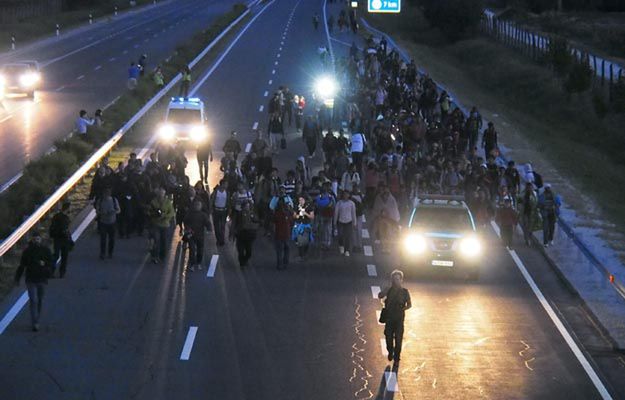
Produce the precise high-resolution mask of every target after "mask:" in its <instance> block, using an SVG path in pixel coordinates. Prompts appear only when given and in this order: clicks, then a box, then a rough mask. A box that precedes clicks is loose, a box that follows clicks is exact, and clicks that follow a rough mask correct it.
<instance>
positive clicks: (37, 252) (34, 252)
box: [15, 232, 53, 332]
mask: <svg viewBox="0 0 625 400" xmlns="http://www.w3.org/2000/svg"><path fill="white" fill-rule="evenodd" d="M52 262H53V261H52V252H50V249H48V248H47V247H46V246H44V245H42V239H41V236H40V235H39V233H38V232H35V233H33V236H32V237H31V239H30V241H29V242H28V246H27V247H26V249H24V252H23V253H22V257H21V259H20V265H19V267H18V268H17V271H15V285H16V286H17V285H19V283H20V279H21V278H22V275H23V274H24V275H25V281H26V287H27V288H28V301H29V306H30V320H31V323H32V329H33V331H34V332H37V331H38V330H39V318H40V317H41V308H42V306H43V298H44V296H45V288H46V285H47V283H48V278H49V277H50V273H51V272H52Z"/></svg>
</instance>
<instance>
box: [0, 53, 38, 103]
mask: <svg viewBox="0 0 625 400" xmlns="http://www.w3.org/2000/svg"><path fill="white" fill-rule="evenodd" d="M40 84H41V72H40V71H39V63H37V61H20V62H16V63H10V64H4V65H2V66H1V67H0V95H3V94H4V93H18V94H26V96H27V97H31V98H32V97H34V96H35V90H37V89H39V87H40Z"/></svg>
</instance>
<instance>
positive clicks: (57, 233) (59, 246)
mask: <svg viewBox="0 0 625 400" xmlns="http://www.w3.org/2000/svg"><path fill="white" fill-rule="evenodd" d="M69 206H70V204H69V203H63V205H62V206H61V210H60V211H59V212H58V213H56V214H54V216H53V217H52V222H51V223H50V238H51V239H52V241H53V243H54V257H53V258H52V259H53V264H52V267H53V268H54V267H55V266H56V265H55V264H56V262H57V260H58V259H59V256H60V257H61V265H60V271H59V278H63V277H65V271H66V270H67V257H68V255H69V252H70V250H71V249H72V247H73V245H74V242H73V241H72V235H71V233H70V231H69V224H70V219H69V216H68V215H67V212H68V211H69ZM51 275H54V269H53V272H52V274H51Z"/></svg>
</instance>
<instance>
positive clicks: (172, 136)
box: [158, 97, 208, 143]
mask: <svg viewBox="0 0 625 400" xmlns="http://www.w3.org/2000/svg"><path fill="white" fill-rule="evenodd" d="M158 134H159V136H160V139H161V140H163V141H166V142H172V141H173V142H181V141H183V142H187V141H191V142H193V143H202V142H204V141H205V140H208V127H207V124H206V116H205V114H204V102H202V100H200V99H199V98H197V97H192V98H184V97H172V99H171V100H170V102H169V105H168V106H167V111H166V112H165V120H164V121H163V123H162V124H161V125H160V126H159V128H158Z"/></svg>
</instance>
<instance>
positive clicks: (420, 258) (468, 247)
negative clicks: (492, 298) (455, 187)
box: [400, 195, 482, 280]
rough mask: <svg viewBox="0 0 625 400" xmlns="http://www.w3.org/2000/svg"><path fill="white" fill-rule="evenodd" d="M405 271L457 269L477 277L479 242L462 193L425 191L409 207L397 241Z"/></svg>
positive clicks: (480, 250) (472, 278)
mask: <svg viewBox="0 0 625 400" xmlns="http://www.w3.org/2000/svg"><path fill="white" fill-rule="evenodd" d="M400 247H401V249H400V253H401V259H402V264H403V265H402V266H403V267H404V269H405V270H406V271H410V270H415V269H416V270H417V271H418V270H423V269H430V270H431V269H439V270H440V269H444V270H458V271H462V272H464V273H467V274H468V276H469V279H471V280H477V279H478V278H479V274H480V264H481V262H482V257H481V255H482V244H481V241H480V239H479V237H478V235H477V231H476V228H475V222H474V221H473V216H472V214H471V211H470V210H469V207H467V205H466V203H465V202H464V199H463V197H462V196H443V195H426V196H423V197H422V198H420V199H419V200H418V201H417V202H416V204H415V205H414V208H413V210H412V215H411V216H410V220H409V222H408V227H407V229H406V231H405V232H404V234H403V240H402V241H401V245H400Z"/></svg>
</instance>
